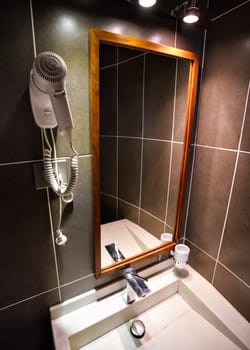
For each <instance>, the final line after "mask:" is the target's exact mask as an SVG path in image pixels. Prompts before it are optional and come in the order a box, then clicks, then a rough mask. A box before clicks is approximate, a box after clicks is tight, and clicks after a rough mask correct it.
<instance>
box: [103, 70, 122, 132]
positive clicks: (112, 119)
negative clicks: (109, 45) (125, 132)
mask: <svg viewBox="0 0 250 350" xmlns="http://www.w3.org/2000/svg"><path fill="white" fill-rule="evenodd" d="M117 102H118V101H117V67H109V68H105V69H103V70H101V71H100V134H101V135H117V108H118V105H117Z"/></svg>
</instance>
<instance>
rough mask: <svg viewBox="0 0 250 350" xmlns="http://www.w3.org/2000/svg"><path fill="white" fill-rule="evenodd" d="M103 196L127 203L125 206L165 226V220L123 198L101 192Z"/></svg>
mask: <svg viewBox="0 0 250 350" xmlns="http://www.w3.org/2000/svg"><path fill="white" fill-rule="evenodd" d="M101 195H104V196H107V197H109V198H113V199H118V200H119V201H121V202H123V203H125V204H128V205H130V206H131V207H134V208H136V209H140V210H141V211H142V212H143V213H145V214H147V215H149V216H151V217H152V218H154V219H156V220H157V221H159V222H161V223H162V224H165V221H164V220H162V219H160V218H158V217H157V216H155V215H153V214H151V213H149V212H148V211H146V210H145V209H142V208H139V207H138V206H137V205H135V204H133V203H130V202H128V201H126V200H124V199H121V198H119V197H116V196H113V195H112V194H108V193H105V192H101ZM167 226H168V227H169V228H171V229H173V227H172V226H171V225H167Z"/></svg>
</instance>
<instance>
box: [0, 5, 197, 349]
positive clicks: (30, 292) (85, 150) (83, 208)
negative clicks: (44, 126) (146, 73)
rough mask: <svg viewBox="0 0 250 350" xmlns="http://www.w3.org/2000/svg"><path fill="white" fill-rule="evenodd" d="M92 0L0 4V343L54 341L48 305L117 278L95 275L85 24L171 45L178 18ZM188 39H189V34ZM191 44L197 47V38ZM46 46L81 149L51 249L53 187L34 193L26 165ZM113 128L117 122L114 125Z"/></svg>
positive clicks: (63, 150)
mask: <svg viewBox="0 0 250 350" xmlns="http://www.w3.org/2000/svg"><path fill="white" fill-rule="evenodd" d="M92 3H96V2H79V1H67V0H66V1H59V0H58V1H57V0H52V1H51V0H44V1H42V2H41V1H40V0H31V1H29V0H22V1H20V0H13V1H11V2H3V3H1V14H2V17H1V21H0V38H1V57H0V73H1V81H2V86H4V89H1V101H0V106H1V123H0V143H1V150H2V152H1V155H0V180H1V181H0V183H1V184H0V187H1V193H2V197H3V198H2V201H1V211H0V217H1V230H0V231H1V232H0V238H1V245H0V273H1V276H2V280H1V292H0V304H1V305H0V328H1V332H0V344H1V348H3V349H5V350H15V349H20V348H25V349H27V350H29V349H30V350H34V349H36V350H40V349H41V350H42V349H43V350H44V349H46V350H50V349H53V341H52V334H51V329H50V322H49V307H50V306H51V305H54V304H56V303H58V302H60V301H62V300H66V299H68V298H70V297H73V296H75V295H78V294H80V293H82V292H84V291H87V290H89V289H92V288H94V287H95V286H97V285H101V284H103V283H106V282H108V281H110V280H112V279H114V278H117V277H118V275H117V274H115V275H110V276H107V277H105V278H102V279H99V280H96V279H95V277H94V270H93V269H94V268H93V265H94V264H93V244H94V243H93V229H92V220H93V217H92V216H93V215H92V195H91V186H92V172H91V146H90V116H89V29H90V28H99V29H103V30H107V31H112V30H114V28H118V27H119V28H120V29H121V30H122V32H123V33H124V34H126V35H130V36H135V37H140V38H143V39H148V40H151V39H153V38H155V37H156V36H157V37H158V39H159V40H160V41H161V42H162V43H164V44H167V45H170V46H174V39H175V34H176V33H175V21H173V20H171V19H167V20H165V19H164V20H156V19H155V17H153V18H152V19H150V17H148V16H146V17H145V16H144V17H143V16H141V17H140V16H137V17H133V15H131V13H127V12H126V13H125V12H124V11H121V10H120V11H119V9H117V7H116V2H112V4H113V5H112V11H111V7H107V6H106V2H105V4H104V5H101V6H100V7H99V8H95V6H94V5H92ZM30 5H32V7H30ZM124 6H126V5H124ZM109 11H111V12H109ZM105 13H106V14H105ZM31 14H32V15H33V17H31ZM126 16H127V17H126ZM126 18H127V19H126ZM128 18H129V19H128ZM32 19H33V20H34V27H32ZM32 30H34V39H35V40H33V35H32V34H33V33H32ZM197 31H198V32H201V33H202V32H203V31H202V30H200V29H198V28H197ZM185 40H187V44H186V46H189V44H188V34H187V35H185ZM185 40H184V41H185ZM196 44H197V45H196V48H195V50H196V51H199V50H200V49H199V48H200V46H201V43H200V42H199V43H198V42H197V43H196ZM187 48H188V47H187ZM45 50H51V51H55V52H56V53H58V54H59V55H61V56H62V57H63V58H64V59H65V61H66V63H67V66H68V75H67V90H68V95H69V100H70V105H71V109H72V114H73V117H74V122H75V126H76V127H75V129H74V143H75V146H76V148H77V150H78V151H79V153H80V181H79V183H78V187H77V189H76V191H75V200H74V203H73V205H68V206H67V207H66V208H65V216H64V218H63V229H64V230H65V233H67V234H68V243H67V245H66V246H65V247H61V248H59V247H57V248H56V249H55V247H54V244H53V239H52V230H51V228H52V227H56V225H57V222H58V203H57V201H56V200H55V198H54V195H53V194H51V193H49V197H48V195H47V191H46V190H39V191H37V190H35V185H34V174H33V164H34V163H37V162H39V161H40V160H41V158H42V142H41V133H40V130H39V128H37V127H36V125H35V123H34V120H33V116H32V113H31V108H30V102H29V94H28V81H29V73H30V69H31V66H32V62H33V59H34V54H35V53H36V52H41V51H45ZM124 54H126V53H125V52H124ZM111 93H112V92H111ZM113 103H115V102H113ZM111 121H112V118H110V125H111ZM113 127H114V128H115V129H116V125H115V124H114V126H113ZM57 148H58V155H59V157H61V156H68V155H69V154H70V149H69V147H68V146H67V145H66V143H65V142H64V140H63V138H62V137H61V136H58V137H57ZM48 199H49V200H48ZM123 204H124V203H123ZM124 207H125V206H123V208H122V206H121V205H120V209H121V210H122V211H124V210H126V211H127V212H130V213H131V214H130V215H131V216H132V215H136V214H134V213H133V211H132V210H131V211H130V209H129V208H128V207H127V208H124ZM50 218H51V219H52V222H51V221H50ZM155 260H156V259H155ZM150 262H151V261H150ZM150 262H149V263H150Z"/></svg>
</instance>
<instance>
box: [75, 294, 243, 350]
mask: <svg viewBox="0 0 250 350" xmlns="http://www.w3.org/2000/svg"><path fill="white" fill-rule="evenodd" d="M136 319H139V320H141V321H143V323H144V325H145V327H146V332H145V335H144V337H143V338H141V339H136V338H134V337H133V336H132V335H131V333H130V324H131V321H129V322H126V323H124V324H123V325H121V326H119V327H117V328H115V329H114V330H112V331H110V332H108V333H106V334H105V335H103V336H101V337H99V338H97V339H96V340H94V341H93V342H91V343H90V344H88V345H85V346H83V347H81V348H80V350H107V349H109V350H117V349H119V350H135V349H138V348H139V349H141V350H152V349H154V350H166V345H167V347H168V348H171V349H175V350H177V349H180V350H183V349H185V350H188V349H190V350H194V349H197V350H201V349H207V350H210V349H225V350H236V349H240V347H238V346H237V345H235V344H234V343H233V342H232V341H231V340H230V339H228V338H227V337H226V336H225V335H223V334H222V333H221V332H220V331H218V330H217V329H216V328H215V327H214V326H212V325H211V324H210V323H209V322H207V321H206V320H205V319H204V318H203V317H201V316H200V315H199V314H198V313H197V312H195V311H194V310H192V308H191V307H190V305H189V304H187V303H186V302H185V301H184V300H183V299H182V297H181V296H180V295H179V294H174V295H173V296H170V297H169V298H168V299H166V300H164V301H163V302H161V303H159V304H157V305H155V306H153V307H152V308H151V309H149V310H147V311H145V312H144V313H142V314H140V315H138V316H137V318H136Z"/></svg>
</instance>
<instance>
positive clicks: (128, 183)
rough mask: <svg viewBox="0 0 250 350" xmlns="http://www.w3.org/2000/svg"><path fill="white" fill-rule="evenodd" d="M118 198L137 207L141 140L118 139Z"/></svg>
mask: <svg viewBox="0 0 250 350" xmlns="http://www.w3.org/2000/svg"><path fill="white" fill-rule="evenodd" d="M118 147H119V151H118V154H119V155H118V159H119V160H118V169H119V170H118V174H119V175H118V197H119V198H120V199H123V200H125V201H127V202H129V203H132V204H134V205H137V206H138V205H139V195H140V169H141V140H137V139H125V138H120V139H119V146H118Z"/></svg>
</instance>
